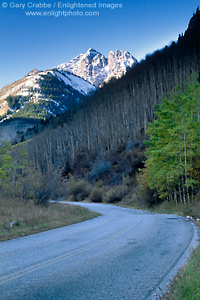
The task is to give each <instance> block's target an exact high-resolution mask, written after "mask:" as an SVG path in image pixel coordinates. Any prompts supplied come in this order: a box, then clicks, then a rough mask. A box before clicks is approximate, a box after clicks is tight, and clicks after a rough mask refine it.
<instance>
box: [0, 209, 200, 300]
mask: <svg viewBox="0 0 200 300" xmlns="http://www.w3.org/2000/svg"><path fill="white" fill-rule="evenodd" d="M79 205H81V206H84V207H87V208H89V209H91V210H94V211H97V212H99V213H100V214H102V215H101V216H100V217H98V218H95V219H92V220H89V221H86V222H83V223H79V224H75V225H71V226H67V227H62V228H59V229H54V230H50V231H47V232H43V233H39V234H35V235H31V236H27V237H22V238H17V239H14V240H11V241H7V242H1V243H0V299H1V300H5V299H10V300H15V299H18V300H58V299H59V300H61V299H62V300H123V299H127V300H143V299H145V300H147V299H148V300H150V299H157V298H158V295H159V294H161V292H162V291H164V290H165V289H166V288H167V285H168V283H169V280H170V278H171V276H174V274H175V273H176V272H177V270H178V268H179V267H180V266H181V265H182V264H183V263H184V262H185V260H186V259H187V257H188V254H189V249H190V248H191V246H195V245H196V244H197V229H196V228H195V227H194V225H193V224H192V223H190V222H187V221H186V219H184V218H182V217H179V216H172V215H158V214H151V213H148V212H144V211H140V210H132V209H126V208H121V207H116V206H112V205H104V204H92V203H79Z"/></svg>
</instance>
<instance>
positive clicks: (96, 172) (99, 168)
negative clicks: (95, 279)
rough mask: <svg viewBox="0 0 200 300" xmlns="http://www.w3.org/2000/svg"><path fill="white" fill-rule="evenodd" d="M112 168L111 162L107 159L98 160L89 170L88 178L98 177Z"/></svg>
mask: <svg viewBox="0 0 200 300" xmlns="http://www.w3.org/2000/svg"><path fill="white" fill-rule="evenodd" d="M111 168H112V164H111V162H109V161H100V162H99V163H98V164H97V165H96V166H94V168H93V170H92V171H91V172H90V175H89V178H90V179H96V180H97V179H99V178H100V177H101V176H102V175H103V174H106V173H108V172H109V171H110V170H111Z"/></svg>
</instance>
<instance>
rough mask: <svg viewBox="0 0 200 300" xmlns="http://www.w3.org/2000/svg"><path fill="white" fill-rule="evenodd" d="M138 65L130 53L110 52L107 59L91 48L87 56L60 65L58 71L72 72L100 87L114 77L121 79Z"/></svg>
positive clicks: (79, 56) (83, 55) (77, 57)
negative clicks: (129, 69)
mask: <svg viewBox="0 0 200 300" xmlns="http://www.w3.org/2000/svg"><path fill="white" fill-rule="evenodd" d="M136 63H137V60H136V58H134V57H133V56H132V55H131V54H130V53H129V52H128V51H121V50H116V51H114V52H113V51H110V52H109V55H108V58H106V57H105V56H104V55H103V54H101V53H100V52H98V51H96V50H95V49H92V48H90V49H88V51H87V52H86V53H85V54H79V55H78V56H76V57H75V58H73V59H72V60H70V61H69V62H67V63H63V64H60V65H58V66H57V69H58V70H60V71H64V72H66V71H68V72H71V73H73V74H74V75H77V76H79V77H81V78H83V79H84V80H87V81H89V82H90V83H91V84H92V85H94V86H96V87H98V86H101V84H102V83H103V82H107V81H109V80H110V79H111V78H112V77H115V78H119V77H121V76H122V75H124V74H125V73H126V71H127V70H128V68H131V67H132V66H133V65H135V64H136Z"/></svg>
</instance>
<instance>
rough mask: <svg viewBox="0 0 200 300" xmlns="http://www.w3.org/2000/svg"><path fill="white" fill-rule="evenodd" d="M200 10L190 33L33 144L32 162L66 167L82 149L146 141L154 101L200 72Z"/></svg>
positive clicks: (91, 150)
mask: <svg viewBox="0 0 200 300" xmlns="http://www.w3.org/2000/svg"><path fill="white" fill-rule="evenodd" d="M199 58H200V12H199V10H198V9H197V12H196V14H195V15H193V17H192V19H191V20H190V23H189V26H188V29H187V31H186V32H185V34H184V35H183V36H181V35H180V36H179V38H178V41H177V42H176V43H175V42H173V43H172V44H171V45H170V46H166V47H165V48H164V49H162V50H160V51H156V52H155V53H154V54H153V55H150V56H147V57H146V59H145V60H144V61H142V62H141V63H139V64H137V65H136V66H135V67H134V68H132V69H131V70H129V71H128V73H127V74H126V75H125V76H123V77H122V78H120V79H118V80H112V81H111V82H109V83H108V84H106V85H105V86H104V87H103V88H102V89H100V90H98V91H97V92H96V93H95V94H94V95H93V96H92V97H88V99H87V101H85V102H86V103H85V105H84V106H83V107H82V108H81V109H79V110H78V111H77V112H76V113H75V114H69V115H68V116H67V122H66V123H65V124H64V125H63V124H62V126H60V127H57V128H56V129H54V130H49V131H44V132H43V133H42V134H41V135H40V136H38V137H36V138H35V139H33V140H32V141H31V142H30V143H29V144H28V148H29V155H30V157H31V160H33V161H34V162H35V163H36V164H39V165H41V166H42V168H43V169H44V170H46V169H47V168H48V166H49V165H52V164H53V165H56V166H59V165H60V166H63V165H66V161H67V160H69V161H71V160H73V159H74V157H75V155H76V153H77V152H80V151H84V153H85V154H87V153H90V155H93V156H94V157H96V156H101V155H104V154H105V153H107V152H108V151H116V149H117V147H119V145H120V144H128V143H130V142H133V143H134V142H135V141H137V140H143V139H144V137H145V129H146V126H147V123H148V122H151V121H152V120H153V119H154V105H155V103H158V102H160V101H161V100H162V97H163V96H164V95H169V94H170V92H171V91H173V90H174V89H175V87H176V86H177V85H178V84H180V85H182V83H183V82H184V81H185V80H186V78H187V77H188V76H189V75H190V74H191V73H193V72H196V73H198V74H199V71H200V59H199Z"/></svg>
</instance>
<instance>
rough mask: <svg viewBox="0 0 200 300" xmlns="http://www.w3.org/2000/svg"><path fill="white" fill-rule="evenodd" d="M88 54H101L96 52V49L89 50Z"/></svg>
mask: <svg viewBox="0 0 200 300" xmlns="http://www.w3.org/2000/svg"><path fill="white" fill-rule="evenodd" d="M86 53H88V54H99V52H98V51H97V50H95V49H94V48H89V49H88V51H87V52H86Z"/></svg>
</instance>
